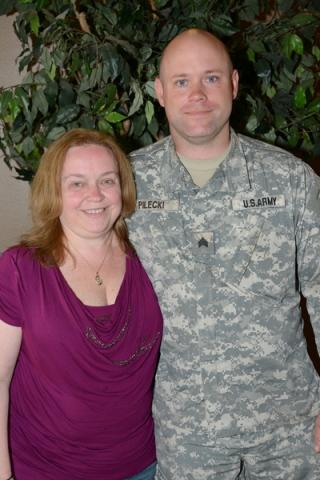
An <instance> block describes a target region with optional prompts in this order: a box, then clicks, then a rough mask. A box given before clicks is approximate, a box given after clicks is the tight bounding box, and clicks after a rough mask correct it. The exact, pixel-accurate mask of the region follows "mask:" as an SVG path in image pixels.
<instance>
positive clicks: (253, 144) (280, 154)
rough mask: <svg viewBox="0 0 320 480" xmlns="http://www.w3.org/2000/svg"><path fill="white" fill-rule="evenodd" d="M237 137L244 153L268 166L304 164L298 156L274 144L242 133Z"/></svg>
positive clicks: (290, 166)
mask: <svg viewBox="0 0 320 480" xmlns="http://www.w3.org/2000/svg"><path fill="white" fill-rule="evenodd" d="M238 138H239V141H240V145H241V148H242V149H243V151H244V153H245V155H248V154H249V156H251V157H252V158H253V159H254V161H256V162H259V161H261V162H263V163H265V162H267V163H268V164H269V165H270V166H272V165H273V164H275V165H277V166H278V167H279V166H283V167H284V166H287V167H289V168H292V167H294V166H295V165H303V164H305V163H304V162H303V161H302V160H301V159H300V158H297V157H296V156H295V155H293V154H292V153H290V152H288V151H287V150H285V149H283V148H281V147H278V146H276V145H273V144H270V143H267V142H264V141H262V140H258V139H257V138H252V137H247V136H246V135H242V134H238Z"/></svg>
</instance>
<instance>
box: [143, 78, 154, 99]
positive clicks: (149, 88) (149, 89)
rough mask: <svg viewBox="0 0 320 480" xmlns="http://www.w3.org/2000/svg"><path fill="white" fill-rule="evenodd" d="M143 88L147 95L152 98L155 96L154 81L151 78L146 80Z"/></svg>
mask: <svg viewBox="0 0 320 480" xmlns="http://www.w3.org/2000/svg"><path fill="white" fill-rule="evenodd" d="M144 90H145V92H146V94H147V95H149V96H150V97H152V98H156V93H155V90H154V81H153V80H148V81H147V82H146V83H145V84H144Z"/></svg>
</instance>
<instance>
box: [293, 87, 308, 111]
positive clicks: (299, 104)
mask: <svg viewBox="0 0 320 480" xmlns="http://www.w3.org/2000/svg"><path fill="white" fill-rule="evenodd" d="M293 101H294V105H295V107H296V108H303V107H305V106H306V103H307V97H306V92H305V90H304V88H303V87H302V85H298V86H297V88H296V90H295V93H294V97H293Z"/></svg>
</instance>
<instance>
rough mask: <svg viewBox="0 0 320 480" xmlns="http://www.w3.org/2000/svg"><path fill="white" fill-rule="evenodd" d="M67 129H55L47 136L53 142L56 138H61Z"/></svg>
mask: <svg viewBox="0 0 320 480" xmlns="http://www.w3.org/2000/svg"><path fill="white" fill-rule="evenodd" d="M65 131H66V130H65V128H63V127H53V128H52V129H51V130H50V132H49V133H48V135H47V140H49V141H52V140H55V139H56V138H58V137H60V135H62V134H63V133H64V132H65Z"/></svg>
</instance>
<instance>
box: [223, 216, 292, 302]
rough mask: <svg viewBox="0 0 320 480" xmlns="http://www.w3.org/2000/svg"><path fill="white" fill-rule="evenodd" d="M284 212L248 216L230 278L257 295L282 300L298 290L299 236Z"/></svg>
mask: <svg viewBox="0 0 320 480" xmlns="http://www.w3.org/2000/svg"><path fill="white" fill-rule="evenodd" d="M284 219H285V217H284V216H283V215H273V216H269V217H266V218H265V217H262V216H260V218H258V219H255V218H254V217H253V218H248V219H246V222H245V225H243V226H239V225H238V226H237V227H236V229H235V232H234V233H235V234H236V235H237V236H238V241H237V242H236V244H237V248H236V249H235V253H234V257H233V260H234V261H233V265H231V268H230V269H229V271H228V281H230V282H232V283H235V284H236V285H237V287H238V288H240V289H242V290H243V291H245V292H248V293H252V294H254V295H260V296H264V297H267V298H269V299H273V300H275V301H277V302H281V301H282V299H283V298H284V297H285V296H286V294H287V293H288V291H289V290H291V291H294V289H295V267H296V266H295V237H294V229H293V225H291V224H290V222H288V221H284Z"/></svg>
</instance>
